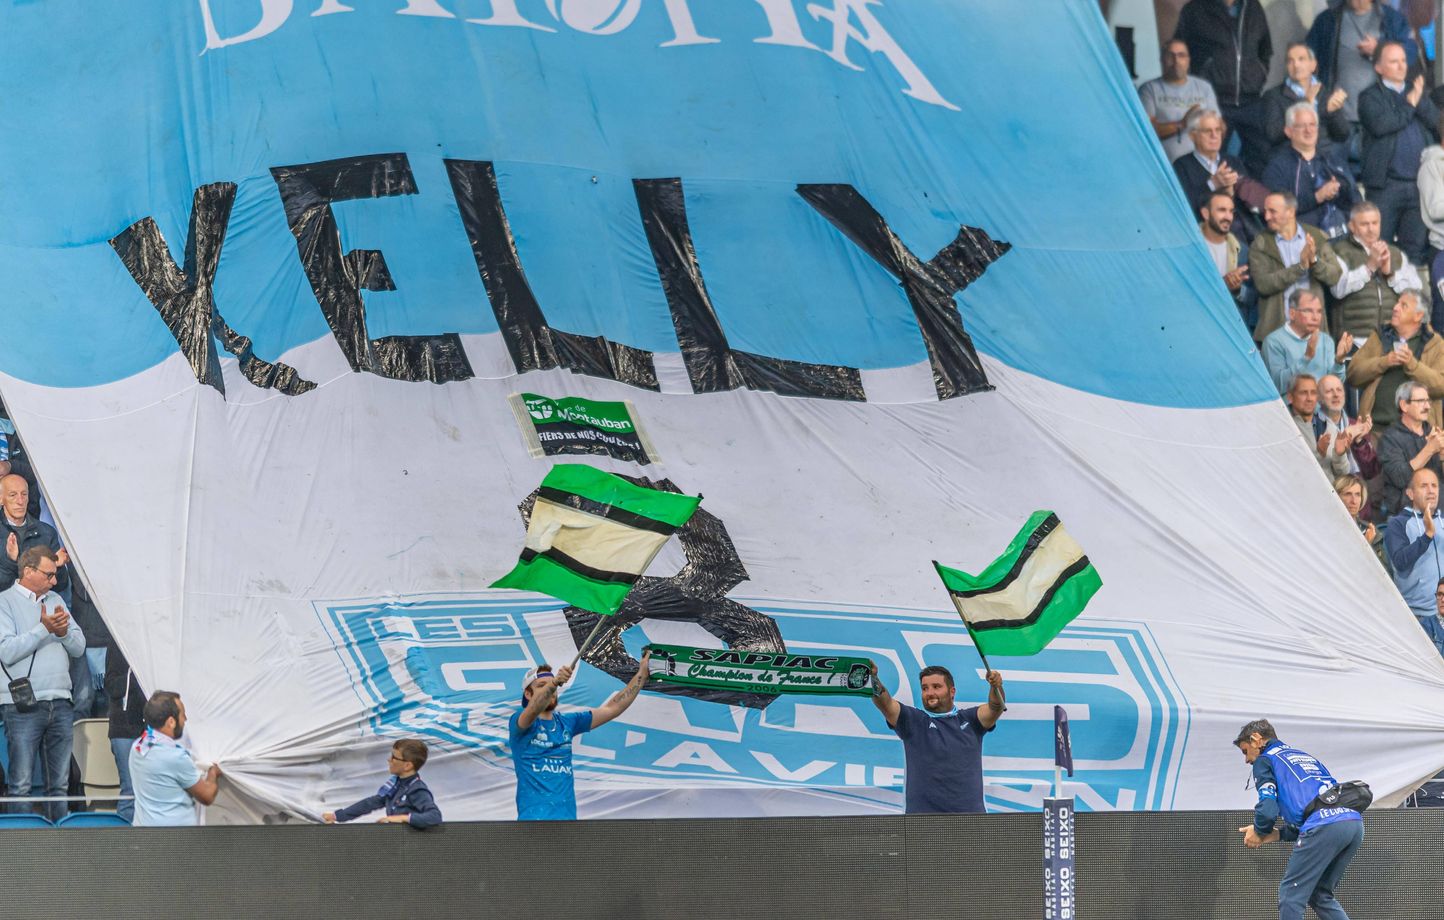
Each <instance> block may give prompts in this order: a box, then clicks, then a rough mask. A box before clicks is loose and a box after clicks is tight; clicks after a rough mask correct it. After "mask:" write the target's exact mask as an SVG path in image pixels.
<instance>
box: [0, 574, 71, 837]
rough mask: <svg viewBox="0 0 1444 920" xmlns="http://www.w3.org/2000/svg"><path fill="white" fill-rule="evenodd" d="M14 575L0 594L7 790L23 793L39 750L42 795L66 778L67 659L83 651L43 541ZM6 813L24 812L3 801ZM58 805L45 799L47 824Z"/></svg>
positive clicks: (61, 811) (62, 809)
mask: <svg viewBox="0 0 1444 920" xmlns="http://www.w3.org/2000/svg"><path fill="white" fill-rule="evenodd" d="M17 562H18V569H19V578H18V579H17V580H16V582H15V583H14V584H13V585H11V586H10V587H9V588H7V589H6V590H4V591H0V672H3V673H4V675H5V681H4V683H3V684H0V719H3V720H4V723H5V735H6V739H7V741H8V743H9V749H10V775H9V777H8V778H7V779H8V782H7V784H6V792H7V794H8V795H11V796H24V795H29V794H30V783H31V779H32V776H31V773H32V771H33V768H34V764H35V755H36V754H37V753H39V752H43V753H44V757H43V758H42V761H41V767H42V769H43V771H44V773H45V794H46V795H47V796H64V795H65V792H66V787H67V786H68V785H69V782H70V748H71V742H72V737H73V736H72V734H71V731H72V729H71V722H72V721H73V710H72V707H71V702H70V659H71V658H79V657H80V656H81V655H84V654H85V636H84V634H83V633H81V631H80V627H79V626H78V625H77V624H75V623H73V622H71V619H70V614H69V613H68V612H66V610H65V607H64V605H63V604H62V602H61V600H60V598H59V597H58V596H57V595H56V594H55V591H54V587H55V579H56V575H57V572H58V571H59V560H58V559H57V558H56V554H55V552H54V551H53V550H52V549H50V547H48V546H32V547H30V548H29V549H27V550H25V551H24V552H23V553H21V554H20V558H19V559H18V560H17ZM7 810H10V811H25V810H26V808H25V807H24V806H20V805H17V804H16V803H7ZM66 811H67V808H66V803H65V802H46V803H45V807H44V808H43V813H45V814H46V815H47V816H48V817H49V818H50V819H51V820H52V821H58V820H59V819H60V818H62V817H64V816H65V813H66Z"/></svg>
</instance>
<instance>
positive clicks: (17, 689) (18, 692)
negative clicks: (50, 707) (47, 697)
mask: <svg viewBox="0 0 1444 920" xmlns="http://www.w3.org/2000/svg"><path fill="white" fill-rule="evenodd" d="M0 671H4V672H5V676H6V677H10V669H9V668H7V667H5V665H4V663H3V662H0ZM34 671H35V653H34V652H31V653H30V669H29V670H27V671H26V672H25V676H24V677H10V683H9V684H7V685H6V689H8V690H9V691H10V699H11V700H13V701H14V702H15V711H16V712H34V711H35V710H37V709H39V708H40V701H39V700H37V699H36V698H35V688H34V687H32V686H30V675H31V674H32V673H34Z"/></svg>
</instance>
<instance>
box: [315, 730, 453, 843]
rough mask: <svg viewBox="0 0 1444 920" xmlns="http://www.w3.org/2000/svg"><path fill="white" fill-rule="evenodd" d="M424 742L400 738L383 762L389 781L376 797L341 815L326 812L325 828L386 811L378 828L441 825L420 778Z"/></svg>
mask: <svg viewBox="0 0 1444 920" xmlns="http://www.w3.org/2000/svg"><path fill="white" fill-rule="evenodd" d="M426 756H427V751H426V742H424V741H418V740H417V739H415V738H403V739H401V740H400V741H398V742H396V743H395V744H393V745H392V746H391V757H390V759H389V760H388V761H387V762H386V765H387V769H389V770H390V771H391V778H390V779H388V780H387V781H386V782H385V784H383V785H382V786H381V788H380V789H378V790H377V791H376V794H375V795H372V796H367V797H366V798H364V799H362V800H361V801H359V802H357V803H356V804H355V805H348V806H347V807H345V808H342V809H341V810H340V811H328V812H326V813H325V814H323V815H321V820H322V821H325V822H326V823H327V824H337V823H345V822H347V821H355V820H356V819H357V818H360V817H364V816H365V815H369V814H371V813H372V812H373V811H383V810H384V811H385V812H386V815H385V816H384V817H382V818H381V819H380V820H379V821H377V822H376V823H377V824H409V825H411V826H412V827H416V828H426V827H435V826H436V825H438V824H440V823H441V809H440V808H438V807H437V806H436V798H435V796H433V795H432V794H431V788H430V787H429V786H427V785H426V781H425V780H423V779H422V778H421V768H422V767H424V766H425V765H426Z"/></svg>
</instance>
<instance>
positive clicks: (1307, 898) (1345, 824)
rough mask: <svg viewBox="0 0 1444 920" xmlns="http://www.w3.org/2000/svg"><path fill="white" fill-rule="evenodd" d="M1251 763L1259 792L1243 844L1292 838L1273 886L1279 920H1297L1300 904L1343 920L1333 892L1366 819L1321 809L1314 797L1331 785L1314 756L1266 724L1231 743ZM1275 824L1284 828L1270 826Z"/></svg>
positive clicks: (1322, 917) (1326, 918) (1322, 919)
mask: <svg viewBox="0 0 1444 920" xmlns="http://www.w3.org/2000/svg"><path fill="white" fill-rule="evenodd" d="M1233 743H1234V744H1235V745H1236V746H1237V747H1238V748H1239V750H1241V751H1243V758H1244V760H1245V761H1247V762H1248V763H1250V764H1252V765H1253V781H1254V785H1255V786H1256V787H1257V788H1258V804H1257V805H1255V806H1254V810H1253V823H1252V824H1246V825H1244V826H1243V827H1241V828H1239V831H1240V832H1242V833H1243V842H1244V845H1245V846H1247V847H1249V848H1250V849H1257V848H1258V847H1261V846H1263V845H1264V844H1267V843H1273V842H1274V841H1275V840H1297V841H1298V842H1297V843H1295V844H1294V850H1293V853H1291V854H1290V855H1289V864H1288V868H1286V869H1285V870H1284V878H1283V881H1282V882H1280V883H1279V920H1302V918H1303V916H1304V907H1305V905H1308V906H1311V907H1313V909H1314V913H1315V914H1317V915H1318V917H1319V920H1349V915H1348V914H1347V913H1345V912H1344V908H1343V906H1342V905H1340V904H1339V902H1338V901H1337V900H1336V899H1335V898H1334V887H1335V886H1336V885H1338V884H1339V880H1340V879H1341V878H1342V877H1343V875H1344V870H1345V869H1347V868H1348V867H1349V862H1350V860H1352V859H1353V858H1354V854H1355V853H1356V852H1358V849H1359V844H1361V843H1363V841H1364V818H1363V816H1362V815H1360V814H1359V813H1358V812H1357V811H1354V810H1353V809H1351V808H1325V807H1319V805H1318V803H1316V802H1315V799H1316V798H1317V797H1318V795H1319V793H1320V792H1322V791H1324V790H1325V789H1328V788H1329V787H1331V786H1334V785H1336V781H1335V780H1334V777H1333V775H1332V774H1331V773H1329V771H1328V768H1326V767H1325V766H1324V765H1323V764H1322V763H1320V762H1319V759H1318V758H1316V757H1314V756H1313V755H1312V754H1309V753H1306V752H1304V751H1301V750H1299V749H1298V748H1294V747H1289V746H1288V745H1286V744H1284V743H1283V742H1282V741H1280V740H1279V739H1278V735H1277V734H1275V732H1274V727H1273V726H1272V725H1270V724H1269V723H1268V720H1266V719H1258V720H1256V721H1253V722H1250V723H1248V724H1247V725H1245V726H1244V727H1243V729H1242V730H1240V731H1239V733H1238V737H1237V738H1236V739H1234V742H1233ZM1279 818H1283V822H1284V823H1283V827H1282V828H1277V829H1276V828H1275V826H1274V825H1275V824H1276V823H1277V821H1278V819H1279Z"/></svg>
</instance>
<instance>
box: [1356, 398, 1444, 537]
mask: <svg viewBox="0 0 1444 920" xmlns="http://www.w3.org/2000/svg"><path fill="white" fill-rule="evenodd" d="M1353 378H1354V375H1353V374H1352V373H1351V374H1350V375H1349V379H1350V381H1352V380H1353ZM1394 405H1395V406H1396V407H1398V412H1399V416H1398V418H1397V419H1396V420H1395V422H1394V424H1392V425H1390V426H1389V427H1388V428H1387V429H1385V431H1384V433H1383V434H1382V435H1380V436H1379V463H1380V464H1381V465H1382V466H1383V467H1384V483H1383V488H1382V489H1381V490H1380V491H1381V492H1382V497H1381V498H1380V501H1379V510H1380V511H1381V512H1383V514H1384V515H1385V516H1389V515H1393V514H1397V513H1398V512H1399V511H1400V510H1402V509H1403V508H1404V507H1406V505H1407V503H1406V502H1405V501H1404V500H1403V495H1404V490H1405V489H1407V488H1408V487H1409V484H1410V482H1412V481H1413V479H1414V474H1415V473H1416V472H1418V471H1419V470H1431V471H1433V473H1434V476H1435V478H1436V479H1438V478H1444V469H1441V468H1440V459H1439V458H1440V452H1441V451H1444V429H1440V428H1438V427H1436V426H1435V425H1434V424H1433V422H1432V420H1431V418H1430V416H1431V414H1432V413H1431V409H1432V407H1433V399H1432V398H1431V397H1430V395H1429V389H1428V387H1426V386H1425V385H1424V384H1422V383H1418V382H1415V381H1412V380H1409V381H1405V382H1404V383H1401V384H1399V386H1398V387H1397V388H1396V389H1395V390H1394ZM1375 430H1376V431H1377V430H1378V429H1377V428H1376V429H1375Z"/></svg>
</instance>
